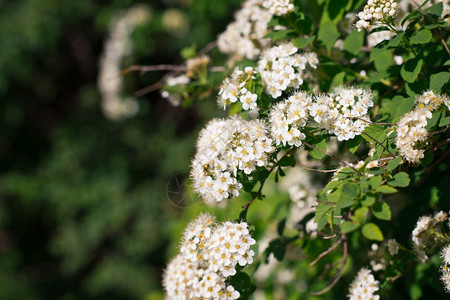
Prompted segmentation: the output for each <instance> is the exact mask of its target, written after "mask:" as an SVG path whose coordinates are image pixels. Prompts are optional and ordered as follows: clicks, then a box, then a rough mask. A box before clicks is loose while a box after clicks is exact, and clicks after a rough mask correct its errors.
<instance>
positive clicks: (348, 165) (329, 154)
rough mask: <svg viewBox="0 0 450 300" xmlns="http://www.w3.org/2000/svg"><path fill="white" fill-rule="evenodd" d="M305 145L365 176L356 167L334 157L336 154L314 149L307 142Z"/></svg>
mask: <svg viewBox="0 0 450 300" xmlns="http://www.w3.org/2000/svg"><path fill="white" fill-rule="evenodd" d="M303 144H305V145H306V146H308V147H309V148H311V149H314V150H317V151H320V152H322V153H325V154H326V155H328V156H330V157H332V158H334V159H335V160H337V161H338V162H340V163H341V164H343V165H345V166H347V167H349V168H350V169H352V170H353V171H355V172H356V173H358V174H359V175H361V176H362V175H363V173H361V172H360V171H358V170H357V169H355V167H353V166H352V165H350V164H348V163H346V162H345V161H342V160H340V159H339V158H338V157H337V156H336V155H334V154H332V153H329V152H327V151H325V150H322V149H319V148H316V147H314V146H313V145H311V144H309V143H307V142H305V141H303Z"/></svg>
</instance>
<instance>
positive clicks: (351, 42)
mask: <svg viewBox="0 0 450 300" xmlns="http://www.w3.org/2000/svg"><path fill="white" fill-rule="evenodd" d="M363 43H364V32H363V31H357V30H354V31H352V32H351V33H350V34H349V35H348V36H347V37H346V38H345V40H344V50H345V51H347V52H349V53H350V54H353V55H354V56H357V55H358V54H359V53H360V52H361V47H362V46H363Z"/></svg>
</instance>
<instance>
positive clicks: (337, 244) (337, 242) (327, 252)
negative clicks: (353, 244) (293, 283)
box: [309, 239, 342, 266]
mask: <svg viewBox="0 0 450 300" xmlns="http://www.w3.org/2000/svg"><path fill="white" fill-rule="evenodd" d="M341 243H342V239H339V240H337V241H336V242H335V243H334V244H333V245H331V247H330V248H328V249H327V250H325V251H324V252H322V253H320V254H319V256H317V258H316V259H315V260H313V261H312V262H311V263H310V264H309V265H310V266H314V265H315V264H316V263H318V262H319V260H321V259H322V258H323V257H324V256H326V255H328V254H329V253H331V252H332V251H333V250H334V249H336V247H337V246H339V245H340V244H341Z"/></svg>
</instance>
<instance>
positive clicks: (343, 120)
mask: <svg viewBox="0 0 450 300" xmlns="http://www.w3.org/2000/svg"><path fill="white" fill-rule="evenodd" d="M372 99H373V94H372V92H371V91H369V90H365V89H362V88H357V87H343V86H339V87H336V88H334V89H333V91H332V92H331V94H329V95H319V96H317V97H316V98H315V102H314V103H313V104H312V106H311V109H310V115H311V116H312V117H313V118H314V120H315V121H316V122H317V123H318V124H319V126H320V127H323V128H325V129H327V130H328V132H329V133H331V134H334V135H336V136H337V139H338V140H339V141H342V140H349V139H352V138H354V137H355V136H356V135H360V134H361V133H362V132H363V130H364V129H365V128H366V126H367V125H368V123H369V115H368V110H369V108H370V107H372V106H373V100H372Z"/></svg>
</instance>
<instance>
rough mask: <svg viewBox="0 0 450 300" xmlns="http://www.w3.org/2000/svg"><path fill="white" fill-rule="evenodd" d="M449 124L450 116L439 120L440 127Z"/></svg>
mask: <svg viewBox="0 0 450 300" xmlns="http://www.w3.org/2000/svg"><path fill="white" fill-rule="evenodd" d="M448 124H450V117H445V118H442V119H441V121H440V122H439V127H445V126H447V125H448Z"/></svg>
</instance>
